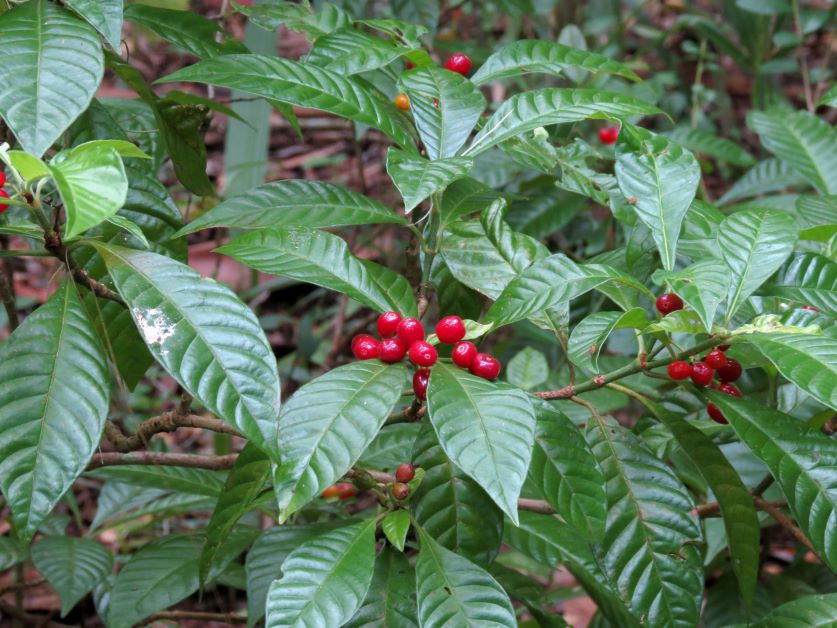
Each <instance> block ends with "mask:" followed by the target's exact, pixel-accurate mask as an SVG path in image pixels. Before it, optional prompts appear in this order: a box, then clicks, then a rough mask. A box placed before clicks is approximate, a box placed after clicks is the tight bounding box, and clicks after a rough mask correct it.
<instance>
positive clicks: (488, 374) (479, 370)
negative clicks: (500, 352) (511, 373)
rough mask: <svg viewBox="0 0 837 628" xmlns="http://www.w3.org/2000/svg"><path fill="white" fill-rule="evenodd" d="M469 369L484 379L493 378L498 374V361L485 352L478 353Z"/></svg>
mask: <svg viewBox="0 0 837 628" xmlns="http://www.w3.org/2000/svg"><path fill="white" fill-rule="evenodd" d="M469 370H470V371H471V373H473V374H474V375H478V376H479V377H482V378H484V379H494V378H495V377H497V376H498V375H499V374H500V361H499V360H497V359H496V358H493V357H491V356H490V355H488V354H487V353H478V354H477V355H475V356H474V361H473V362H472V363H471V367H470V369H469Z"/></svg>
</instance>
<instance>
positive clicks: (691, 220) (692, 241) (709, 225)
mask: <svg viewBox="0 0 837 628" xmlns="http://www.w3.org/2000/svg"><path fill="white" fill-rule="evenodd" d="M724 218H726V216H725V215H724V214H723V212H721V210H719V209H718V208H717V207H713V206H712V205H709V204H708V203H704V202H703V201H699V200H697V199H696V200H694V201H692V204H691V205H690V206H689V211H687V212H686V217H685V218H684V219H683V230H682V231H681V232H680V238H678V240H677V253H678V255H683V256H685V257H688V258H689V259H690V260H692V261H702V260H704V259H706V258H707V257H717V255H718V247H717V244H716V242H715V240H716V239H717V236H718V228H719V227H720V225H721V223H722V222H723V221H724Z"/></svg>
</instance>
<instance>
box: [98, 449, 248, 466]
mask: <svg viewBox="0 0 837 628" xmlns="http://www.w3.org/2000/svg"><path fill="white" fill-rule="evenodd" d="M236 458H238V454H228V455H226V456H200V455H196V454H171V453H157V452H153V451H132V452H128V453H120V452H105V453H97V454H94V455H93V459H92V460H91V461H90V464H89V465H87V470H88V471H90V470H92V469H98V468H100V467H111V466H119V465H126V464H142V465H160V466H163V467H189V468H192V469H209V470H212V471H220V470H223V469H229V468H231V467H232V466H233V465H234V464H235V461H236Z"/></svg>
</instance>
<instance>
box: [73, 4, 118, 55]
mask: <svg viewBox="0 0 837 628" xmlns="http://www.w3.org/2000/svg"><path fill="white" fill-rule="evenodd" d="M122 3H123V0H67V6H68V7H70V8H71V9H72V10H73V11H75V12H76V13H78V14H79V15H80V16H81V17H83V18H84V19H85V20H87V22H88V23H90V25H91V26H93V27H94V28H95V29H96V30H97V31H99V32H100V33H101V34H102V36H103V37H104V38H105V39H106V40H107V42H108V43H109V44H110V47H111V48H113V49H114V50H120V43H121V40H122Z"/></svg>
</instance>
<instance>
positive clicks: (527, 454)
mask: <svg viewBox="0 0 837 628" xmlns="http://www.w3.org/2000/svg"><path fill="white" fill-rule="evenodd" d="M427 413H428V415H429V417H430V421H431V423H433V427H434V428H435V430H436V434H437V435H438V437H439V443H440V444H441V446H442V449H444V450H445V453H446V454H447V455H448V457H449V458H450V459H451V460H453V462H454V463H455V464H456V465H457V466H458V467H459V468H460V469H462V470H463V471H464V472H465V473H467V474H468V475H470V476H471V477H472V478H473V479H474V480H475V481H476V482H477V483H478V484H479V485H480V486H482V487H483V488H484V489H485V490H486V492H487V493H488V494H489V496H491V499H493V500H494V502H495V503H496V504H497V505H498V506H499V507H500V508H501V509H502V510H503V512H505V513H506V514H507V515H508V516H509V518H510V519H511V520H512V521H514V522H517V498H518V497H519V496H520V489H521V487H522V486H523V481H524V480H525V479H526V470H527V468H528V467H529V461H530V458H531V455H532V442H533V440H534V435H535V411H534V409H533V408H532V404H531V402H530V401H529V398H528V397H527V396H526V394H525V393H523V391H521V390H519V389H517V388H514V387H512V386H509V385H508V384H502V383H496V382H489V381H486V380H484V379H482V378H480V377H476V376H474V375H471V374H470V373H468V372H466V371H464V370H462V369H460V368H458V367H456V366H453V365H448V364H446V363H443V362H440V363H438V364H437V365H436V366H434V367H433V370H432V371H431V375H430V385H429V386H428V389H427Z"/></svg>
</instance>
